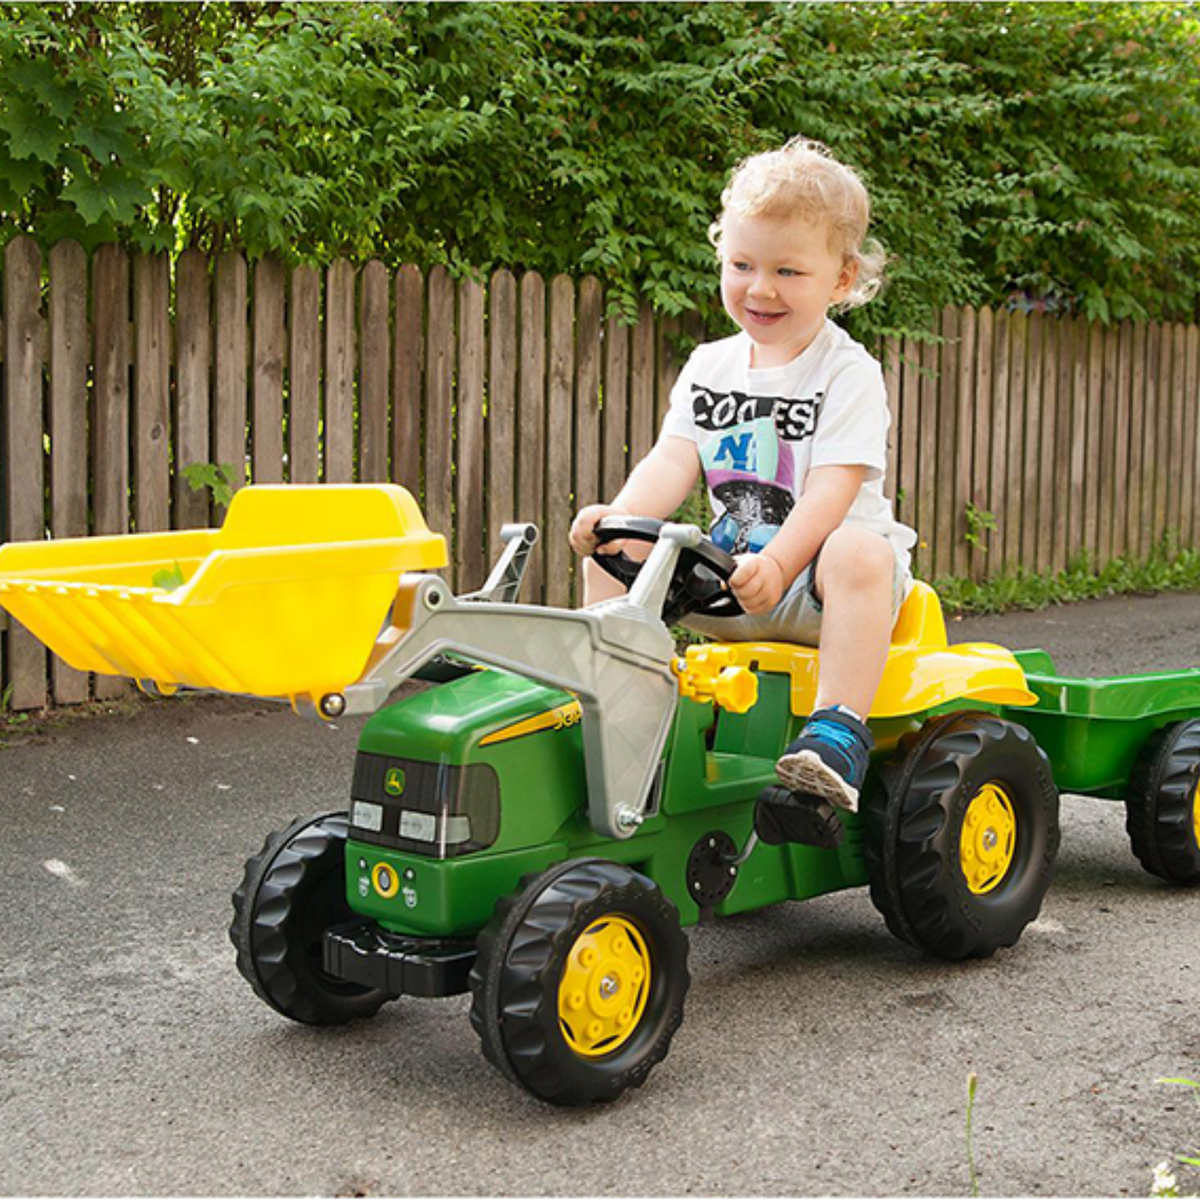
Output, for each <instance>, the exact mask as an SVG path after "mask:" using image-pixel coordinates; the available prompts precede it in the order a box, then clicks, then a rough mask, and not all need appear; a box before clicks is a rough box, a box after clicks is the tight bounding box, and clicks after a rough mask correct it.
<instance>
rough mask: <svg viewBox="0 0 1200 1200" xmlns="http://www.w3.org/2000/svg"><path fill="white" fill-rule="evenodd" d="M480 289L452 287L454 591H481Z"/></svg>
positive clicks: (471, 283) (462, 285)
mask: <svg viewBox="0 0 1200 1200" xmlns="http://www.w3.org/2000/svg"><path fill="white" fill-rule="evenodd" d="M483 364H484V345H483V288H482V287H480V285H479V284H478V283H476V282H475V281H474V280H473V279H464V280H463V281H462V282H461V283H460V284H459V285H458V372H457V375H458V378H457V388H456V389H455V401H456V404H455V408H456V410H457V416H458V431H457V442H456V445H455V475H454V494H455V508H456V513H455V544H456V547H457V566H458V587H459V590H461V591H474V590H475V589H477V588H479V587H481V586H482V585H483V581H484V578H485V571H484V561H483V514H484V508H485V505H484V497H483V484H484V473H483V451H484V428H483V399H484V395H483V383H484V380H483Z"/></svg>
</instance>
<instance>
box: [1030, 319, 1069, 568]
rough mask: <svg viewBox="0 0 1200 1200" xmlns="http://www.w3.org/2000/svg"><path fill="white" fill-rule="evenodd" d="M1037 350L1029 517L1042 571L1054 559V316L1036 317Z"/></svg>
mask: <svg viewBox="0 0 1200 1200" xmlns="http://www.w3.org/2000/svg"><path fill="white" fill-rule="evenodd" d="M1039 325H1040V334H1041V352H1040V354H1039V361H1038V364H1037V370H1038V372H1039V386H1040V388H1041V401H1040V404H1039V409H1040V414H1039V417H1038V433H1037V437H1035V438H1032V439H1031V440H1030V446H1031V447H1032V455H1031V459H1032V469H1033V480H1034V483H1033V486H1034V488H1035V489H1036V492H1035V494H1036V496H1037V501H1036V509H1035V512H1034V513H1031V514H1030V517H1029V519H1030V520H1031V521H1033V522H1034V523H1035V524H1036V525H1037V537H1036V538H1035V544H1036V546H1037V549H1036V551H1035V553H1034V563H1035V569H1036V570H1037V571H1038V572H1045V571H1049V570H1050V569H1051V564H1052V563H1053V562H1054V507H1055V503H1056V495H1055V493H1056V491H1057V489H1056V488H1055V486H1054V463H1055V455H1056V453H1057V452H1058V349H1059V333H1060V331H1061V328H1062V323H1061V322H1060V321H1059V320H1058V319H1057V318H1056V317H1043V318H1040V319H1039Z"/></svg>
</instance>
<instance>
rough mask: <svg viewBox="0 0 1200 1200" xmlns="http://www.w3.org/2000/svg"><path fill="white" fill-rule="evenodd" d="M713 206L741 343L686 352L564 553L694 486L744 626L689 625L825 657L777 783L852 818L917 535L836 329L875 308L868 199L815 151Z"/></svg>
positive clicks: (779, 165)
mask: <svg viewBox="0 0 1200 1200" xmlns="http://www.w3.org/2000/svg"><path fill="white" fill-rule="evenodd" d="M721 200H722V211H721V216H720V218H719V219H718V220H717V221H716V222H714V224H713V225H712V227H711V229H710V231H709V236H710V237H711V238H712V241H713V243H714V245H715V246H716V248H717V253H718V258H719V260H720V267H721V299H722V302H723V303H724V306H725V310H726V312H728V313H729V315H730V316H731V317H732V318H733V320H734V321H735V322H736V323H737V325H738V326H739V327H740V329H741V332H740V333H737V334H734V335H733V336H732V337H728V338H724V339H722V340H720V341H717V342H710V343H707V344H705V345H702V346H699V347H697V348H696V350H695V351H694V352H693V354H692V356H691V357H690V358H689V359H688V362H687V364H686V365H685V366H684V369H683V371H682V373H681V374H680V376H679V379H678V382H677V383H676V384H675V388H674V390H673V391H672V393H671V406H670V411H669V412H668V414H667V417H666V420H665V421H664V423H663V428H662V432H661V434H660V436H659V439H658V442H657V443H656V444H655V446H654V448H653V449H652V450H651V451H650V453H649V454H648V455H647V456H646V457H645V458H644V459H643V460H642V461H641V462H640V463H638V465H637V466H636V467H635V468H634V470H633V472H632V473H631V474H630V476H629V479H628V481H627V482H626V484H625V486H624V487H623V488H622V489H621V491H620V493H619V494H618V495H617V496H616V498H615V499H614V500H613V502H612V503H611V504H593V505H589V506H588V507H587V508H584V509H582V510H581V511H580V513H579V514H578V516H577V517H576V518H575V522H574V524H573V525H572V528H571V535H570V536H571V545H572V547H573V548H574V549H575V550H576V552H578V553H579V554H591V553H592V552H593V551H594V550H595V548H596V538H595V534H594V532H593V529H594V526H595V524H596V522H597V521H599V520H600V519H601V518H602V517H605V516H608V515H610V514H618V513H623V514H634V515H639V516H652V517H664V518H665V517H667V516H669V515H670V514H671V513H673V512H674V511H675V509H676V508H678V506H679V505H680V504H681V503H682V502H683V501H684V499H686V497H687V496H688V495H689V493H690V492H691V490H692V487H693V486H694V484H695V483H696V480H697V479H698V477H699V474H700V471H701V470H703V472H704V476H705V482H706V484H707V487H708V491H709V497H710V499H711V501H712V507H713V511H714V513H715V515H716V520H715V523H714V525H713V528H712V531H711V535H710V536H711V537H712V539H713V541H714V542H716V543H717V544H718V545H719V546H721V547H722V548H724V549H726V550H728V551H729V552H730V553H732V554H733V555H734V556H735V557H736V559H737V563H738V566H737V570H736V572H735V573H734V575H733V577H732V578H731V579H730V581H729V582H730V587H731V588H732V590H733V592H734V594H735V596H736V597H737V599H738V600H739V601H740V602H741V605H742V608H743V609H744V610H745V614H746V615H744V616H739V617H722V618H717V617H709V618H703V617H698V616H697V617H690V618H688V620H687V621H686V624H688V625H689V626H690V627H692V628H694V629H697V630H699V631H700V632H702V633H705V634H709V635H710V636H713V637H716V638H719V639H721V640H723V641H790V642H799V643H803V644H807V645H819V646H820V650H821V658H820V663H821V670H820V680H819V683H818V689H817V699H816V706H815V711H814V712H813V714H812V716H811V717H810V718H809V720H808V722H807V724H806V725H805V726H804V728H803V729H802V730H801V732H800V735H799V737H797V738H796V740H795V741H794V742H792V744H791V745H790V746H788V748H787V750H786V752H785V753H784V754H783V756H782V757H781V758H780V759H779V762H778V763H777V765H776V771H777V773H778V775H779V779H780V781H781V782H782V783H783V785H784V786H785V787H786V788H789V789H791V791H792V792H793V793H794V794H795V795H794V799H795V800H796V802H801V803H803V802H807V801H812V800H814V799H816V800H820V799H828V800H831V801H832V802H833V803H834V804H836V805H839V806H841V807H843V808H846V809H849V810H850V811H855V810H856V809H857V806H858V795H859V790H860V789H861V786H862V782H863V777H864V776H865V774H866V771H867V765H868V759H869V753H870V750H871V748H872V746H873V744H874V743H873V739H872V737H871V734H870V732H869V731H868V729H867V727H866V719H867V717H868V715H869V713H870V710H871V705H872V702H873V700H874V697H875V692H876V689H877V688H878V686H879V681H880V678H881V676H882V674H883V667H884V663H885V661H886V657H887V649H888V644H889V641H890V637H891V630H892V626H893V625H894V624H895V620H896V615H897V613H898V611H899V609H900V605H901V604H902V602H903V601H904V598H905V596H906V595H907V594H908V590H909V588H910V587H911V576H910V574H909V560H910V550H911V548H912V546H913V544H914V542H915V541H916V534H915V533H914V532H913V531H912V530H911V529H909V528H907V527H906V526H904V525H901V524H900V523H898V522H897V521H896V519H895V517H894V516H893V513H892V506H891V502H890V501H889V500H888V499H887V497H886V496H885V495H884V492H883V475H884V470H885V468H886V465H887V431H888V426H889V424H890V421H891V418H890V416H889V413H888V407H887V395H886V392H885V389H884V383H883V372H882V370H881V369H880V366H879V364H878V362H876V360H875V359H874V358H872V357H871V355H870V354H869V353H868V352H867V351H866V350H865V349H864V348H863V347H862V346H861V345H859V343H857V342H855V341H854V340H853V339H852V338H850V337H849V335H847V334H846V333H845V332H844V331H843V330H842V329H840V328H839V327H838V326H837V325H835V324H834V323H833V322H832V321H831V320H829V318H828V316H827V314H828V313H829V312H830V311H831V310H832V311H835V312H838V311H844V310H846V309H849V308H853V307H855V306H856V305H859V304H863V303H865V302H866V301H867V300H869V299H870V298H871V297H872V296H874V295H875V293H876V292H877V291H878V290H879V286H880V283H881V276H882V270H883V261H884V254H883V251H882V248H881V247H880V246H879V244H878V243H877V242H875V241H874V240H868V239H867V226H868V222H869V218H870V201H869V199H868V196H867V191H866V188H865V187H864V186H863V183H862V181H861V180H860V179H859V178H858V176H857V175H856V174H855V173H854V172H853V171H852V170H851V169H850V168H849V167H847V166H845V165H844V164H842V163H840V162H839V161H838V160H837V159H835V158H834V157H833V156H832V154H830V152H829V151H828V150H827V149H826V148H825V147H824V146H822V145H820V144H819V143H816V142H812V141H808V140H805V139H803V138H793V139H792V140H791V141H789V142H788V143H787V144H786V145H785V146H784V147H783V148H782V149H780V150H774V151H770V152H767V153H763V154H756V155H754V156H752V157H750V158H747V159H745V160H744V161H743V162H742V163H740V164H739V165H738V166H737V168H736V169H735V170H734V172H733V174H732V176H731V178H730V180H729V184H728V186H727V187H726V188H725V191H724V193H723V194H722V197H721ZM628 551H629V552H630V553H633V551H634V547H633V545H632V544H631V545H630V546H629V547H628ZM602 552H603V551H602ZM584 569H585V603H588V604H593V603H596V602H597V601H599V600H604V599H607V598H609V597H611V596H614V595H617V594H619V593H620V592H621V587H620V585H619V584H617V583H616V582H615V581H614V580H613V579H612V578H611V577H610V576H608V575H607V574H605V573H604V572H602V571H600V570H599V568H597V567H596V564H595V563H593V562H590V561H589V562H586V563H585V564H584Z"/></svg>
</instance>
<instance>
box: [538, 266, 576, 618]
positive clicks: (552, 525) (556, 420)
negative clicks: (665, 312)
mask: <svg viewBox="0 0 1200 1200" xmlns="http://www.w3.org/2000/svg"><path fill="white" fill-rule="evenodd" d="M548 368H549V374H548V386H547V407H546V414H547V417H546V419H547V429H548V433H549V436H548V438H547V442H548V443H549V444H548V447H547V449H548V455H547V458H546V548H545V553H544V554H543V556H542V557H543V559H544V561H545V563H546V603H547V604H553V605H561V606H565V605H568V604H570V603H571V576H572V574H573V572H572V569H571V568H572V562H571V560H572V558H573V557H574V556H573V555H572V553H571V548H570V546H569V545H568V544H567V532H568V530H569V529H570V527H571V519H572V517H573V516H574V512H573V511H572V508H571V447H570V444H569V439H568V438H567V436H566V434H567V433H568V431H569V430H570V429H571V406H572V393H573V391H574V380H575V284H574V282H573V281H572V280H571V279H570V278H568V277H567V276H566V275H556V276H555V277H554V278H553V279H552V280H551V281H550V337H549V362H548Z"/></svg>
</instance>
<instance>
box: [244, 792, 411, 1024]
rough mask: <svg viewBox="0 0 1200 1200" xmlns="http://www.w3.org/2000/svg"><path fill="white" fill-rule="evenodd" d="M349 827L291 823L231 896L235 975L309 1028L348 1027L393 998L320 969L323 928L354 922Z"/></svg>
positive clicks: (337, 821) (320, 821)
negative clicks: (350, 896)
mask: <svg viewBox="0 0 1200 1200" xmlns="http://www.w3.org/2000/svg"><path fill="white" fill-rule="evenodd" d="M348 829H349V823H348V821H347V819H346V814H345V813H328V814H326V815H324V816H319V817H308V818H306V819H303V820H299V821H293V822H292V824H291V825H289V826H288V827H287V828H286V829H284V830H283V831H282V832H279V833H272V834H271V835H270V836H269V837H268V838H267V840H266V842H265V843H264V845H263V848H262V849H261V850H260V851H259V852H258V853H257V854H256V855H254V857H253V858H251V859H248V860H247V862H246V871H245V874H244V875H243V877H242V882H241V883H240V884H239V885H238V888H237V891H235V892H234V893H233V914H234V915H233V923H232V924H231V925H230V926H229V938H230V940H231V941H232V942H233V944H234V946H235V947H236V948H237V966H238V970H239V971H241V973H242V974H243V975H244V976H245V977H246V979H247V980H248V981H249V983H250V986H251V987H252V988H253V989H254V991H255V992H256V993H257V994H258V996H259V997H260V998H261V999H263V1000H265V1001H266V1002H267V1004H269V1005H270V1006H271V1007H272V1008H273V1009H275V1010H276V1011H277V1012H281V1013H282V1014H283V1015H284V1016H285V1017H290V1018H291V1019H292V1020H293V1021H300V1022H302V1023H303V1024H305V1025H344V1024H345V1023H346V1022H347V1021H353V1020H355V1019H356V1018H359V1017H370V1016H373V1015H374V1014H375V1013H376V1011H378V1009H379V1006H380V1005H381V1004H383V1002H384V1001H385V1000H388V999H390V996H389V994H388V993H387V992H382V991H378V990H375V989H370V988H364V987H361V986H359V985H358V984H353V983H347V982H345V981H344V980H340V979H336V978H334V977H333V976H331V975H327V974H326V973H325V970H324V968H323V965H322V949H323V947H322V942H323V935H324V933H325V930H326V929H328V928H329V927H330V926H331V925H337V924H340V923H342V922H344V921H349V920H352V919H353V917H354V913H353V911H352V910H351V908H350V905H349V904H348V903H347V902H346V890H345V889H346V885H345V878H346V864H345V848H346V835H347V831H348Z"/></svg>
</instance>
